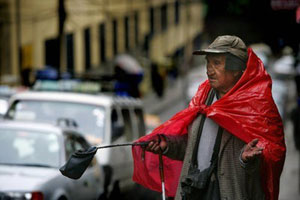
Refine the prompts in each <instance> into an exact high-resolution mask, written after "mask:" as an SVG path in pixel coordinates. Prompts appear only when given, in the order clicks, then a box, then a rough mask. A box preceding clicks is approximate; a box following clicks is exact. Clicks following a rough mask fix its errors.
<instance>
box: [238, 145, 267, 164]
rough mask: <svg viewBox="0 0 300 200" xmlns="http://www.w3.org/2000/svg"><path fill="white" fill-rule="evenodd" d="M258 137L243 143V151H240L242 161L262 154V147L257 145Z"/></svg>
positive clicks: (247, 160)
mask: <svg viewBox="0 0 300 200" xmlns="http://www.w3.org/2000/svg"><path fill="white" fill-rule="evenodd" d="M257 143H258V139H254V140H252V141H251V142H249V143H248V144H246V145H245V147H244V151H243V153H242V160H243V162H245V163H247V162H249V161H251V160H254V159H255V158H257V157H259V156H260V155H261V154H262V151H263V148H260V147H257V146H256V145H257Z"/></svg>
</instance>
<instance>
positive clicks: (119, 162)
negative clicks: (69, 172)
mask: <svg viewBox="0 0 300 200" xmlns="http://www.w3.org/2000/svg"><path fill="white" fill-rule="evenodd" d="M89 88H91V87H89ZM5 117H6V118H9V119H14V120H25V121H39V122H46V123H52V124H55V123H56V122H57V120H58V119H59V118H68V119H72V121H74V122H75V124H76V126H77V129H78V131H79V132H80V133H82V135H84V136H85V138H86V139H87V140H88V141H89V142H90V143H92V144H93V145H95V146H99V145H110V144H120V143H129V142H133V141H134V140H136V139H138V138H139V137H141V136H143V135H145V124H144V117H143V106H142V102H141V101H140V100H138V99H135V98H132V97H118V96H115V95H109V94H87V93H74V92H54V91H49V92H45V91H29V92H23V93H21V94H16V95H14V96H13V97H12V98H11V100H10V106H9V110H8V112H7V113H6V116H5ZM98 155H99V154H96V156H98ZM97 160H98V162H99V163H100V164H101V166H102V167H103V168H104V171H105V183H106V184H105V189H107V191H108V192H110V191H114V190H113V186H115V187H120V188H121V190H122V191H125V190H127V189H130V188H132V186H134V182H133V181H132V175H133V160H132V155H131V148H130V147H123V148H107V149H101V156H100V155H99V156H98V159H97Z"/></svg>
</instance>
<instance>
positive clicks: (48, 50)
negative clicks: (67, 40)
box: [45, 38, 59, 69]
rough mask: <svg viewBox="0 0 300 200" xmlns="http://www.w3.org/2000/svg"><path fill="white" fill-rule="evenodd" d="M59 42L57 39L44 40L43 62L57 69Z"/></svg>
mask: <svg viewBox="0 0 300 200" xmlns="http://www.w3.org/2000/svg"><path fill="white" fill-rule="evenodd" d="M58 49H59V42H58V39H56V38H55V39H49V40H46V41H45V54H46V55H45V59H46V60H45V64H46V65H47V66H52V67H55V68H56V69H58V66H59V50H58Z"/></svg>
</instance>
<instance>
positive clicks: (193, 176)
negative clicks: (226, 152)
mask: <svg viewBox="0 0 300 200" xmlns="http://www.w3.org/2000/svg"><path fill="white" fill-rule="evenodd" d="M203 123H204V122H203ZM203 123H202V126H203ZM222 132H223V129H222V128H221V127H219V130H218V134H217V137H216V142H215V146H214V151H213V155H212V158H211V165H210V166H209V167H208V168H207V169H205V170H203V171H201V172H200V170H199V169H198V166H197V165H196V164H195V163H196V151H194V152H193V156H192V163H193V164H192V165H190V168H189V171H188V174H187V176H186V177H185V178H184V179H183V181H181V189H182V192H181V196H182V199H183V200H220V188H219V182H218V176H217V166H218V154H219V149H220V145H221V139H222ZM199 139H200V138H197V140H198V141H199ZM198 143H199V142H198ZM196 149H198V148H196Z"/></svg>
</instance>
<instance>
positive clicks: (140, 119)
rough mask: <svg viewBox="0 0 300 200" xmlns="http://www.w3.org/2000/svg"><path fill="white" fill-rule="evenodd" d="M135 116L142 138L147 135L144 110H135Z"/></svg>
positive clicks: (139, 134)
mask: <svg viewBox="0 0 300 200" xmlns="http://www.w3.org/2000/svg"><path fill="white" fill-rule="evenodd" d="M134 115H135V117H134V118H135V119H134V120H135V121H136V123H137V127H138V137H142V136H144V135H145V132H146V130H145V123H144V114H143V111H142V109H135V110H134Z"/></svg>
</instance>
